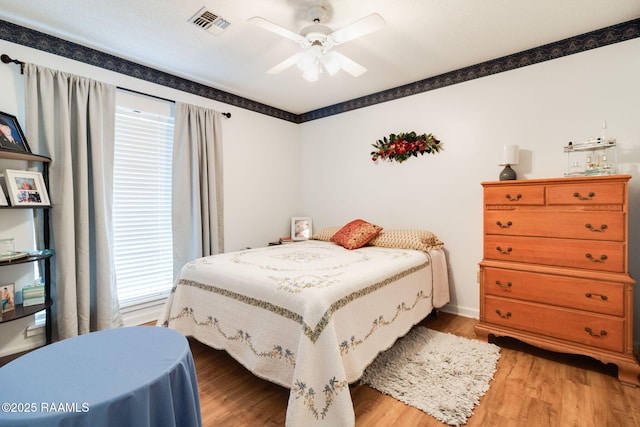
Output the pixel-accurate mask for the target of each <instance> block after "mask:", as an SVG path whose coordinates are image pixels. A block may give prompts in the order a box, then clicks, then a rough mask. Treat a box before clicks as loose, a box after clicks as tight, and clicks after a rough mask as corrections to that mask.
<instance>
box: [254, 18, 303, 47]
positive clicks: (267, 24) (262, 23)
mask: <svg viewBox="0 0 640 427" xmlns="http://www.w3.org/2000/svg"><path fill="white" fill-rule="evenodd" d="M248 21H249V22H251V23H252V24H255V25H257V26H258V27H260V28H263V29H265V30H267V31H271V32H272V33H275V34H277V35H279V36H282V37H284V38H287V39H289V40H293V41H294V42H296V43H301V42H303V41H305V40H306V39H305V38H304V37H302V36H301V35H300V34H297V33H294V32H293V31H290V30H287V29H286V28H284V27H281V26H280V25H278V24H274V23H273V22H271V21H267V20H266V19H264V18H260V17H259V16H254V17H253V18H249V19H248Z"/></svg>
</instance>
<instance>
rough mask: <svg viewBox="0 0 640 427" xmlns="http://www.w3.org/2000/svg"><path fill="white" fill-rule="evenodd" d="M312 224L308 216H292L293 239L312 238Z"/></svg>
mask: <svg viewBox="0 0 640 427" xmlns="http://www.w3.org/2000/svg"><path fill="white" fill-rule="evenodd" d="M311 234H312V224H311V218H310V217H308V216H295V217H293V218H291V239H292V240H308V239H310V238H311Z"/></svg>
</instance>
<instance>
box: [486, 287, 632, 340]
mask: <svg viewBox="0 0 640 427" xmlns="http://www.w3.org/2000/svg"><path fill="white" fill-rule="evenodd" d="M485 321H486V322H487V323H493V324H497V325H502V326H506V327H509V328H513V329H519V330H522V331H528V332H534V333H537V334H541V335H546V336H549V337H553V338H559V339H563V340H568V341H573V342H577V343H580V344H585V345H589V346H593V347H598V348H602V349H607V350H612V351H618V352H620V351H623V346H624V344H623V341H624V318H621V317H612V316H605V315H599V314H592V313H588V312H581V311H577V310H570V309H565V308H558V307H551V306H544V305H540V304H535V303H528V302H522V301H516V300H511V299H507V298H499V297H494V296H489V295H487V296H486V297H485Z"/></svg>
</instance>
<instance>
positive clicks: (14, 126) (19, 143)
mask: <svg viewBox="0 0 640 427" xmlns="http://www.w3.org/2000/svg"><path fill="white" fill-rule="evenodd" d="M0 150H1V151H14V152H18V153H31V149H30V148H29V144H27V138H25V136H24V133H22V128H20V124H19V123H18V119H16V116H12V115H11V114H7V113H3V112H1V111H0Z"/></svg>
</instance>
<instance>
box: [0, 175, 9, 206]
mask: <svg viewBox="0 0 640 427" xmlns="http://www.w3.org/2000/svg"><path fill="white" fill-rule="evenodd" d="M0 181H2V177H1V176H0ZM0 206H9V202H8V201H7V195H6V194H4V189H3V188H2V185H0Z"/></svg>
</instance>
